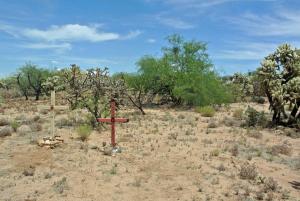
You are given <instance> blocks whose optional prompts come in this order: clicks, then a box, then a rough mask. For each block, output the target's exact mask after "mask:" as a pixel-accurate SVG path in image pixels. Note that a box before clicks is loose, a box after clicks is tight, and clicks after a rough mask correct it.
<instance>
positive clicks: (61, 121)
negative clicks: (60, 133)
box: [55, 117, 73, 128]
mask: <svg viewBox="0 0 300 201" xmlns="http://www.w3.org/2000/svg"><path fill="white" fill-rule="evenodd" d="M72 125H73V122H72V119H70V118H68V117H59V118H57V119H56V120H55V126H57V127H59V128H63V127H70V126H72Z"/></svg>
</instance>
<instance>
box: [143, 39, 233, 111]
mask: <svg viewBox="0 0 300 201" xmlns="http://www.w3.org/2000/svg"><path fill="white" fill-rule="evenodd" d="M167 40H168V42H169V45H168V46H167V47H163V48H162V53H163V55H162V57H160V58H155V57H151V56H146V57H143V58H141V59H140V60H139V61H138V62H137V65H138V67H139V70H138V73H139V74H140V75H142V76H144V77H146V78H147V83H145V85H146V86H145V88H146V89H147V90H153V92H154V94H157V95H160V96H161V97H164V98H162V103H164V102H165V101H172V102H173V103H175V104H187V105H208V104H220V103H225V102H230V101H231V95H230V91H229V89H228V88H227V87H226V86H225V85H224V84H223V83H222V80H221V79H220V78H219V76H218V74H217V73H216V71H215V70H214V68H213V64H212V63H211V61H210V59H209V56H208V54H207V52H206V51H207V48H206V44H205V43H203V42H199V41H195V40H192V41H185V40H184V38H183V37H181V36H179V35H171V36H169V37H167Z"/></svg>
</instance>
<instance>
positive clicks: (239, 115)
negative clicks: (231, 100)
mask: <svg viewBox="0 0 300 201" xmlns="http://www.w3.org/2000/svg"><path fill="white" fill-rule="evenodd" d="M243 114H244V110H243V109H241V108H239V109H236V110H234V111H233V114H232V116H233V117H234V118H236V119H239V120H242V119H243Z"/></svg>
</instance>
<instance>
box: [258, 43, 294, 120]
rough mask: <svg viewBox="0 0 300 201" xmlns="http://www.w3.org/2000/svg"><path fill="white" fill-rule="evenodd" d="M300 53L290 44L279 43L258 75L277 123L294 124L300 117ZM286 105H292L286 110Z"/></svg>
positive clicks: (263, 63) (266, 59) (273, 118)
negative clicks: (289, 110) (288, 111)
mask: <svg viewBox="0 0 300 201" xmlns="http://www.w3.org/2000/svg"><path fill="white" fill-rule="evenodd" d="M299 72H300V53H299V51H298V50H297V49H295V48H292V47H291V46H290V45H289V44H283V45H280V46H279V47H278V48H277V49H276V51H275V52H274V53H272V54H270V55H269V56H267V57H265V59H264V60H263V61H262V63H261V67H260V68H258V74H259V77H260V79H261V80H262V86H263V89H264V92H265V95H266V96H267V98H268V101H269V104H270V109H271V111H272V112H273V117H272V122H273V123H274V124H276V125H278V124H283V125H293V124H295V122H297V120H299V119H300V113H299V107H300V73H299ZM285 106H290V108H291V112H290V113H287V111H286V109H285Z"/></svg>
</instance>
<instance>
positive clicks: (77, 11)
mask: <svg viewBox="0 0 300 201" xmlns="http://www.w3.org/2000/svg"><path fill="white" fill-rule="evenodd" d="M174 33H177V34H180V35H182V36H183V37H184V38H185V39H187V40H191V39H195V40H199V41H204V42H206V43H207V44H208V53H209V55H210V58H211V60H212V62H213V63H214V65H215V68H216V69H217V70H218V71H219V72H220V73H223V74H230V73H233V72H237V71H238V72H247V71H249V70H253V69H255V68H256V67H258V66H259V63H260V61H261V59H262V58H263V57H264V56H266V55H267V54H268V53H270V52H272V51H273V50H274V49H275V48H276V46H277V45H279V44H281V43H285V42H288V43H291V44H292V45H293V46H295V47H299V46H300V1H298V0H164V1H162V0H161V1H160V0H18V1H17V0H9V1H8V0H0V77H3V76H5V75H9V74H12V73H14V72H15V71H16V69H17V68H18V67H20V66H22V65H23V64H24V63H25V62H29V61H31V62H32V63H34V64H37V65H39V66H41V67H45V68H55V67H68V66H69V65H70V64H73V63H76V64H78V65H80V66H81V67H83V68H89V67H96V66H98V67H104V66H107V67H109V69H110V71H111V72H120V71H128V72H133V71H136V65H135V63H136V61H137V60H138V59H139V58H140V57H142V56H144V55H154V56H160V54H161V47H162V46H164V45H166V40H165V38H166V36H168V35H170V34H174Z"/></svg>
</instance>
